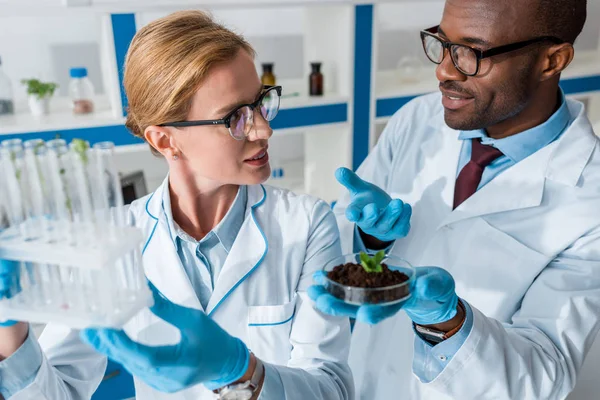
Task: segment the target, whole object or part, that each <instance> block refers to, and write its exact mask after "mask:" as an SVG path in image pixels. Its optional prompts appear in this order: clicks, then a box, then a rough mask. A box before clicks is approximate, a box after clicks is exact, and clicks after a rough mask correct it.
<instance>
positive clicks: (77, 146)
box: [71, 139, 90, 164]
mask: <svg viewBox="0 0 600 400" xmlns="http://www.w3.org/2000/svg"><path fill="white" fill-rule="evenodd" d="M71 143H72V144H73V151H75V153H77V154H78V155H79V157H80V158H81V161H82V162H83V163H84V164H87V163H88V156H87V150H88V149H89V148H90V145H89V144H88V142H86V141H85V140H82V139H73V140H72V142H71Z"/></svg>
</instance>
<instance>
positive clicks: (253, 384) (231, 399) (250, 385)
mask: <svg viewBox="0 0 600 400" xmlns="http://www.w3.org/2000/svg"><path fill="white" fill-rule="evenodd" d="M255 358H256V368H254V373H253V374H252V378H250V380H249V381H246V382H243V383H235V384H231V385H229V386H225V387H224V388H221V389H220V390H219V391H218V397H217V399H219V400H250V399H251V398H252V396H254V394H255V393H256V391H257V390H258V387H259V385H260V381H261V380H262V378H263V375H264V374H265V367H264V366H263V363H262V361H260V358H258V357H255Z"/></svg>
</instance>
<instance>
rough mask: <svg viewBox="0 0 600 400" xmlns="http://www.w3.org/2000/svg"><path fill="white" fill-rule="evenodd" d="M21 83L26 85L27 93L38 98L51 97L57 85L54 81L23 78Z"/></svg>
mask: <svg viewBox="0 0 600 400" xmlns="http://www.w3.org/2000/svg"><path fill="white" fill-rule="evenodd" d="M21 83H22V84H23V85H26V86H27V94H29V95H33V96H36V97H37V98H38V99H44V98H47V97H52V95H53V94H54V91H55V90H56V88H57V87H58V85H57V84H56V83H52V82H42V81H40V80H39V79H23V80H22V81H21Z"/></svg>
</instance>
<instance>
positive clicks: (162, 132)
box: [144, 125, 180, 160]
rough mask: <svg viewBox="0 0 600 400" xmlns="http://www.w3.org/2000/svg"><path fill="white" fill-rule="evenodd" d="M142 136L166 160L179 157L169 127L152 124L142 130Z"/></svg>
mask: <svg viewBox="0 0 600 400" xmlns="http://www.w3.org/2000/svg"><path fill="white" fill-rule="evenodd" d="M144 138H145V139H146V141H147V142H148V144H150V146H152V147H153V148H154V149H155V150H156V151H158V152H159V153H160V154H162V155H163V157H165V158H166V159H167V160H169V159H173V158H174V157H179V153H180V152H179V149H177V148H176V147H175V143H174V141H173V135H172V133H171V131H170V130H169V128H166V127H164V126H156V125H152V126H149V127H147V128H146V130H145V131H144Z"/></svg>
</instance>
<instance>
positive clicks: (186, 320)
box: [81, 283, 250, 393]
mask: <svg viewBox="0 0 600 400" xmlns="http://www.w3.org/2000/svg"><path fill="white" fill-rule="evenodd" d="M149 285H150V288H151V290H152V293H153V294H154V306H153V307H151V308H150V310H151V311H152V312H153V313H154V314H155V315H156V316H157V317H159V318H161V319H163V320H164V321H166V322H168V323H170V324H171V325H173V326H175V327H176V328H178V329H179V330H180V332H181V341H180V342H179V343H178V344H176V345H169V346H156V347H152V346H145V345H142V344H139V343H136V342H134V341H132V340H131V339H130V338H129V337H128V336H127V335H126V334H125V332H124V331H122V330H114V329H85V330H83V331H81V338H82V340H83V341H84V342H85V343H87V344H89V345H90V346H92V347H93V348H94V349H95V350H96V351H98V352H100V353H102V354H104V355H106V356H108V357H109V358H110V359H112V360H113V361H116V362H118V363H120V364H121V365H123V366H124V367H125V369H127V371H129V372H130V373H131V374H132V375H134V376H136V377H138V378H140V379H141V380H143V381H144V382H145V383H146V384H147V385H149V386H151V387H152V388H154V389H156V390H158V391H161V392H167V393H172V392H177V391H180V390H183V389H186V388H188V387H191V386H195V385H197V384H200V383H202V384H204V385H205V386H206V387H207V388H209V389H217V388H220V387H223V386H226V385H228V384H230V383H233V382H235V381H237V380H238V379H240V378H241V377H242V376H243V375H244V373H245V372H246V371H247V369H248V365H249V361H250V352H249V351H248V348H247V347H246V345H245V344H244V343H243V342H242V341H241V340H240V339H237V338H234V337H233V336H231V335H229V334H228V333H227V332H225V331H224V330H223V329H222V328H221V327H220V326H219V325H218V324H217V323H216V322H214V321H213V320H212V319H211V318H210V317H208V316H207V315H206V314H205V313H204V312H202V311H200V310H196V309H192V308H186V307H182V306H179V305H177V304H174V303H172V302H170V301H169V300H167V299H166V298H165V297H164V296H163V295H162V294H161V293H160V292H159V291H158V289H156V287H154V285H152V284H151V283H149Z"/></svg>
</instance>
